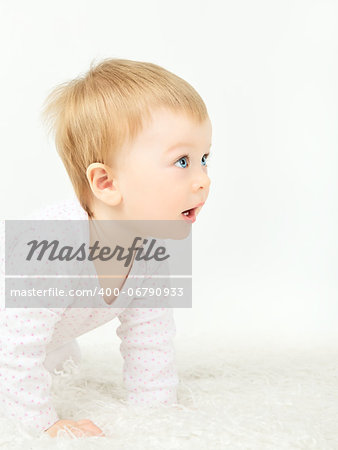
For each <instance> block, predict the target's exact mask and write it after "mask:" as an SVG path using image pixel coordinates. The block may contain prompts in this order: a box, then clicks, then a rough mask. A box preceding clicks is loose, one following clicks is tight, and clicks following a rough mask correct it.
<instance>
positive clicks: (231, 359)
mask: <svg viewBox="0 0 338 450" xmlns="http://www.w3.org/2000/svg"><path fill="white" fill-rule="evenodd" d="M101 338H102V336H101ZM101 338H100V339H101ZM81 339H82V340H81ZM79 342H80V345H81V351H82V354H83V362H82V363H81V366H80V367H77V366H74V364H73V363H72V361H71V360H69V361H67V362H66V363H65V364H64V370H63V371H61V372H59V374H55V375H53V399H54V402H55V403H54V404H55V406H56V409H57V411H58V413H59V415H60V417H62V418H69V419H74V420H79V419H84V418H86V419H91V420H92V421H93V422H94V423H96V424H97V425H98V426H99V427H100V428H101V429H102V430H103V431H104V433H105V435H106V436H105V437H83V438H77V439H73V438H72V437H71V436H69V435H67V434H64V435H62V436H60V437H58V438H54V439H53V438H50V437H49V436H47V435H45V436H41V437H39V438H31V437H29V436H27V435H25V434H24V433H22V431H21V429H20V426H18V425H16V426H14V427H13V425H9V423H8V422H7V421H6V420H5V419H0V447H1V448H5V449H6V450H7V449H13V450H14V449H18V450H19V449H20V450H22V449H31V448H34V449H35V450H38V449H41V450H42V449H43V450H45V449H46V448H48V449H54V448H55V449H61V450H62V449H77V448H79V449H80V448H81V449H84V450H85V449H110V450H111V449H119V450H124V449H130V450H131V449H133V450H137V449H140V450H141V449H142V450H145V449H146V450H152V449H154V450H155V449H156V450H158V449H180V450H185V449H194V450H196V449H203V450H205V449H208V450H218V449H222V450H223V449H229V450H236V449H240V450H244V449H250V450H251V449H257V450H264V449H266V450H282V449H283V450H284V449H285V450H290V449H291V450H292V449H303V450H312V449H316V450H334V449H338V370H337V364H338V345H337V344H336V346H334V345H332V344H329V343H328V344H325V343H321V344H319V343H318V344H317V345H313V344H312V345H298V346H297V345H295V344H292V345H290V344H289V345H286V344H284V346H283V345H278V344H276V343H272V342H269V343H268V344H267V343H265V344H262V343H260V344H255V343H254V342H252V341H250V342H242V343H241V344H239V343H238V342H237V343H235V342H229V340H227V341H225V339H224V338H222V336H217V337H216V336H215V337H212V336H209V337H207V338H206V337H202V336H201V337H199V338H196V337H191V338H189V339H187V338H183V337H181V338H178V337H177V338H176V339H175V348H176V362H177V365H178V373H179V376H180V385H179V390H178V398H179V403H180V406H179V408H177V407H176V408H174V407H161V406H160V407H156V408H150V409H144V408H141V407H139V408H135V407H131V406H128V405H126V403H125V401H124V400H123V399H124V388H123V385H122V374H121V371H122V360H121V357H120V355H119V351H118V345H117V346H109V345H105V343H104V342H103V343H102V341H101V342H100V344H99V342H98V338H96V340H93V339H92V338H86V337H81V338H80V341H79Z"/></svg>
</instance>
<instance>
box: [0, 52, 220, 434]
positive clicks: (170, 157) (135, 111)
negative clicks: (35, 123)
mask: <svg viewBox="0 0 338 450" xmlns="http://www.w3.org/2000/svg"><path fill="white" fill-rule="evenodd" d="M43 115H44V118H45V119H46V121H47V122H48V123H49V125H50V130H51V131H53V132H54V134H55V143H56V148H57V150H58V153H59V155H60V157H61V159H62V161H63V163H64V165H65V167H66V170H67V172H68V175H69V177H70V180H71V182H72V185H73V187H74V190H75V194H76V196H74V198H72V199H70V200H68V201H65V202H61V203H58V204H54V205H50V206H48V207H46V208H44V209H42V210H41V211H39V212H38V213H36V214H35V215H34V214H33V215H32V216H30V217H29V218H30V219H31V218H34V219H49V220H69V219H73V220H85V221H88V223H89V224H92V223H94V222H96V220H100V221H101V220H117V221H118V220H124V221H126V220H147V221H153V220H176V221H177V220H183V221H185V222H186V223H189V224H192V223H193V222H194V221H195V219H196V216H197V215H198V213H199V212H200V210H201V208H202V206H203V204H204V202H205V201H206V199H207V197H208V193H209V186H210V179H209V177H208V174H207V158H208V155H209V152H210V146H211V123H210V119H209V117H208V113H207V109H206V107H205V104H204V102H203V100H202V99H201V97H200V96H199V94H198V93H197V92H196V90H195V89H194V88H193V87H192V86H191V85H190V84H188V83H187V82H186V81H184V80H183V79H182V78H180V77H178V76H176V75H174V74H173V73H171V72H169V71H167V70H165V69H163V68H162V67H160V66H158V65H155V64H151V63H146V62H138V61H131V60H124V59H107V60H103V61H102V62H100V63H99V64H97V65H96V66H93V65H92V66H91V68H90V70H89V71H88V72H87V73H86V74H85V75H84V76H81V77H79V78H77V79H74V80H72V81H70V82H67V83H64V84H61V85H60V86H58V87H56V88H55V89H54V90H53V91H52V92H51V94H50V95H49V96H48V98H47V100H46V104H45V107H44V111H43ZM187 211H188V212H187ZM183 213H184V214H183ZM93 221H94V222H93ZM92 229H93V232H95V227H94V228H92ZM1 239H2V244H3V242H4V228H3V229H2V234H1ZM2 263H3V264H2V272H3V273H4V258H3V259H2ZM163 264H165V263H164V262H163ZM118 269H119V270H120V272H119V273H120V274H121V276H122V277H123V279H122V282H121V279H119V280H114V281H113V280H112V279H109V280H107V279H105V278H100V280H99V286H101V287H107V286H110V287H111V286H112V283H115V284H113V287H119V288H121V287H122V286H123V287H124V288H126V287H128V283H130V282H131V279H132V277H133V276H134V275H135V274H136V273H141V272H142V271H143V273H144V272H146V273H151V272H152V270H153V269H152V266H151V264H148V265H143V266H142V264H141V262H140V261H136V259H135V258H134V259H133V261H132V262H131V264H129V266H128V267H124V266H123V267H122V265H120V266H119V267H118ZM142 281H143V282H142V286H143V287H147V286H150V285H151V284H150V283H151V279H150V278H145V279H143V280H142ZM124 290H126V289H124ZM122 300H124V302H122ZM125 300H126V299H125V298H123V294H122V293H120V294H119V295H118V296H117V297H114V296H112V297H109V296H105V297H104V301H105V304H106V305H107V306H106V307H102V304H101V305H99V306H100V307H98V308H95V307H93V308H91V307H86V308H74V307H72V304H71V303H70V304H67V305H64V307H62V308H53V307H44V308H9V307H7V308H5V307H4V308H2V310H1V324H0V333H1V334H0V379H1V392H0V394H1V397H0V407H1V409H2V414H3V415H5V416H6V417H8V418H9V419H13V420H15V421H18V422H20V423H21V424H22V425H23V426H24V427H25V428H26V429H27V430H28V431H29V432H34V433H41V432H46V433H48V434H49V435H50V436H52V437H54V436H56V435H57V432H58V431H59V430H60V429H62V428H64V427H65V426H67V427H76V428H74V430H73V431H74V433H75V434H76V435H80V434H77V433H84V434H85V435H87V436H93V435H104V434H103V432H102V430H101V429H100V428H99V427H98V426H97V425H95V424H94V423H93V422H92V421H90V420H87V419H84V420H79V421H74V420H67V419H65V418H60V417H59V416H58V414H57V412H56V410H55V408H54V406H53V404H52V402H51V396H50V388H51V380H52V378H51V372H52V371H53V370H54V369H60V368H62V364H63V362H64V361H65V360H66V359H67V358H69V357H71V358H72V359H73V360H74V361H75V362H76V363H78V362H80V361H81V352H80V349H79V346H78V344H77V341H76V337H78V336H80V335H82V334H84V333H86V332H88V331H90V330H92V329H94V328H96V327H98V326H100V325H102V324H104V323H107V322H108V321H110V320H112V319H114V318H115V317H117V318H118V319H119V321H120V325H119V327H118V328H117V331H116V333H117V335H118V336H119V338H120V339H121V346H120V350H121V354H122V357H123V359H124V366H123V371H124V373H123V379H124V383H125V387H126V390H127V401H128V403H130V404H134V405H155V404H158V403H160V404H164V405H172V404H175V403H177V385H178V381H179V380H178V376H177V372H176V368H175V364H174V349H173V338H174V336H175V332H176V329H175V323H174V319H173V309H172V308H146V307H140V308H136V307H131V306H133V305H132V304H130V305H129V306H128V307H125V304H126V303H125ZM119 302H121V303H119ZM109 305H113V306H114V307H109ZM119 305H123V306H124V307H118V306H119ZM73 306H74V305H73ZM134 306H135V305H134ZM76 430H77V431H76Z"/></svg>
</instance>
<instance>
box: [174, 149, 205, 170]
mask: <svg viewBox="0 0 338 450" xmlns="http://www.w3.org/2000/svg"><path fill="white" fill-rule="evenodd" d="M208 156H209V153H205V154H204V155H203V157H202V165H203V166H204V167H206V165H207V164H206V160H207V158H208ZM186 160H189V156H188V155H184V156H181V158H180V159H179V160H177V161H176V162H175V166H176V164H177V163H181V161H186ZM179 167H181V168H182V169H185V168H186V167H187V163H183V166H182V165H180V166H179Z"/></svg>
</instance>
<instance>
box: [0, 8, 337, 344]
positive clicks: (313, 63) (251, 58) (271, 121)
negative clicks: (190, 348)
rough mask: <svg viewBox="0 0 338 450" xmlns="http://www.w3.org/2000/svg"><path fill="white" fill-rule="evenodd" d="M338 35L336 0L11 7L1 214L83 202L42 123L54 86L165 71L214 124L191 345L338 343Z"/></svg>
mask: <svg viewBox="0 0 338 450" xmlns="http://www.w3.org/2000/svg"><path fill="white" fill-rule="evenodd" d="M337 30H338V2H337V1H333V0H332V1H327V0H320V1H313V0H306V1H300V0H293V1H285V0H284V1H271V0H266V1H262V0H257V1H255V2H253V1H243V0H241V1H213V0H211V1H208V2H205V1H198V0H194V1H178V0H172V1H171V2H165V3H164V2H160V1H156V0H153V1H150V0H146V1H144V0H143V1H136V0H135V1H124V2H114V1H103V0H96V1H84V0H81V1H80V0H76V1H74V0H71V1H68V0H67V1H66V0H59V1H58V2H56V1H55V2H52V1H42V0H41V1H37V0H35V1H32V0H31V1H29V2H26V1H23V0H22V1H12V0H7V1H6V0H5V1H4V0H3V1H2V2H1V3H0V45H1V71H0V78H1V82H0V89H1V94H0V95H1V108H0V127H1V157H2V161H1V178H0V179H1V187H0V189H1V196H2V197H1V205H2V215H1V216H2V217H1V218H2V219H20V218H22V217H23V216H24V215H25V214H27V213H30V212H31V211H32V210H35V209H36V208H40V207H43V206H44V205H46V204H47V203H49V202H53V201H59V200H62V199H64V198H66V197H68V196H69V195H71V194H72V192H73V190H72V186H71V183H70V181H69V180H68V176H67V174H66V171H65V169H64V167H63V165H62V163H61V160H60V159H59V157H58V156H57V153H56V150H55V148H54V145H53V143H52V142H50V141H49V140H48V139H47V135H46V131H45V130H44V128H43V126H42V123H41V122H40V117H39V114H40V110H41V106H42V102H43V101H44V99H45V97H46V96H47V94H48V92H49V91H50V90H51V89H52V88H53V87H54V86H55V85H57V84H59V83H61V82H63V81H66V80H70V79H72V78H74V77H76V76H78V75H79V74H81V73H83V72H85V71H87V70H88V68H89V65H90V63H91V62H92V61H93V60H97V61H99V60H100V59H101V58H107V57H119V58H126V59H134V60H141V61H149V62H153V63H156V64H159V65H162V66H163V67H165V68H166V69H168V70H171V71H173V72H174V73H176V74H177V75H179V76H181V77H183V78H185V79H186V80H187V81H188V82H189V83H191V84H192V85H193V86H194V87H195V88H196V89H197V90H198V92H199V93H200V95H201V96H202V97H203V99H204V101H205V102H206V105H207V108H208V110H209V114H210V118H211V120H212V123H213V140H212V141H213V146H212V152H213V156H212V158H211V160H210V165H209V174H210V176H211V179H212V185H211V192H210V196H209V199H208V202H207V203H206V205H205V206H204V208H203V210H202V212H201V213H200V215H199V217H198V220H197V221H196V223H195V224H194V225H193V308H192V309H183V310H179V309H176V310H175V316H176V321H177V332H178V334H180V335H186V336H193V335H197V334H198V335H200V334H205V335H210V334H211V333H212V334H219V335H220V336H224V338H225V339H232V338H235V337H242V338H244V340H245V339H246V340H247V341H248V342H249V340H250V339H254V338H255V337H260V338H262V339H265V340H267V341H268V340H271V339H278V340H281V341H285V340H290V341H291V342H292V341H296V340H297V339H301V340H308V339H314V340H319V339H322V338H323V337H325V338H329V339H336V337H337V323H338V295H337V294H338V292H337V291H338V290H337V273H338V271H337V269H338V264H337V262H338V261H337V260H338V258H337V247H338V246H337V231H336V230H337V229H338V220H337V204H338V203H337V200H338V199H337V193H338V189H337V162H338V161H337V160H338V158H337V144H338V142H337V141H338V139H337V138H338V132H337V130H338V126H337V125H338V124H337V116H338V114H337V111H338V107H337V105H338V95H337V93H338V92H337V80H338V63H337V55H338V31H337ZM111 326H114V327H115V326H116V323H115V324H114V325H111V324H108V325H105V327H106V329H107V330H108V328H109V327H111ZM107 327H108V328H107ZM109 329H110V328H109ZM94 333H95V331H94Z"/></svg>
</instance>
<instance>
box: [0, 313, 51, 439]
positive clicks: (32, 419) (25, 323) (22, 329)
mask: <svg viewBox="0 0 338 450" xmlns="http://www.w3.org/2000/svg"><path fill="white" fill-rule="evenodd" d="M58 319H59V316H58V314H56V313H55V312H53V311H51V310H49V309H47V308H42V309H40V308H7V309H6V310H4V309H3V310H2V311H1V323H0V380H1V382H0V386H1V388H0V396H1V408H2V409H3V414H5V416H6V417H8V418H9V419H13V420H15V421H18V422H20V423H21V424H22V425H23V427H24V428H25V429H26V430H27V431H28V432H29V433H33V434H35V433H40V432H42V431H44V430H45V429H47V428H49V427H50V426H51V425H53V424H54V423H55V422H56V421H57V420H59V417H58V415H57V413H56V411H55V408H54V406H53V404H52V401H51V396H50V388H51V383H52V379H51V374H50V373H49V372H48V370H47V369H45V367H44V366H43V362H44V359H45V357H46V350H45V349H46V345H47V344H48V342H49V341H50V339H51V336H52V333H53V329H54V325H55V323H56V322H57V320H58Z"/></svg>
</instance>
